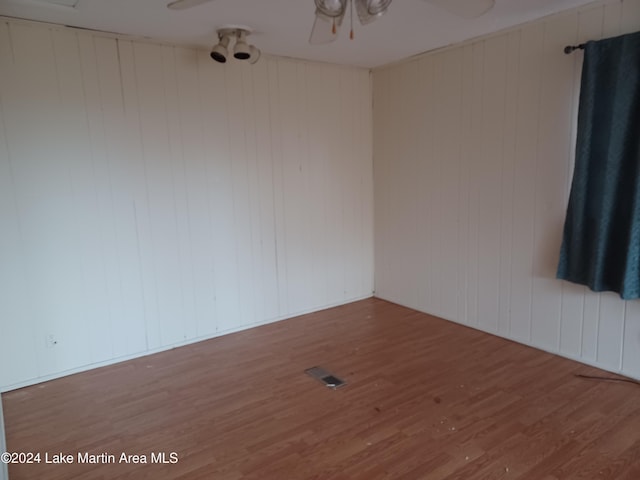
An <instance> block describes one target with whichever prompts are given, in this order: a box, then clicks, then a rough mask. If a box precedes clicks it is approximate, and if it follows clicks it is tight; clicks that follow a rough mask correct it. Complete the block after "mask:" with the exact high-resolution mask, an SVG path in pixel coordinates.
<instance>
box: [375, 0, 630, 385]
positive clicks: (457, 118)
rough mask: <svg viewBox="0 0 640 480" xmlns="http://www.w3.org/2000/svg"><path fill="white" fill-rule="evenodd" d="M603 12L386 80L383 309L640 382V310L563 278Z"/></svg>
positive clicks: (613, 6)
mask: <svg viewBox="0 0 640 480" xmlns="http://www.w3.org/2000/svg"><path fill="white" fill-rule="evenodd" d="M636 30H640V0H624V1H607V2H602V3H599V4H596V5H592V6H590V7H587V8H585V9H582V10H574V11H572V12H568V13H563V14H559V15H555V16H551V17H547V18H545V19H543V20H541V21H537V22H534V23H530V24H527V25H525V26H522V27H520V28H517V29H513V30H510V31H508V32H505V33H501V34H497V35H494V36H490V37H487V38H484V39H480V40H478V41H474V42H470V43H467V44H463V45H461V46H459V47H454V48H450V49H446V50H443V51H440V52H435V53H432V54H427V55H424V56H422V57H418V58H415V59H412V60H410V61H406V62H404V63H401V64H398V65H394V66H391V67H387V68H381V69H378V70H375V71H374V87H373V90H374V171H375V175H374V176H375V239H376V254H375V269H376V295H377V296H379V297H381V298H385V299H389V300H392V301H394V302H397V303H400V304H403V305H407V306H410V307H413V308H416V309H418V310H422V311H425V312H428V313H431V314H434V315H438V316H441V317H444V318H446V319H450V320H453V321H456V322H460V323H464V324H466V325H469V326H472V327H475V328H479V329H481V330H485V331H487V332H491V333H495V334H498V335H501V336H504V337H507V338H511V339H514V340H517V341H520V342H523V343H526V344H530V345H533V346H536V347H539V348H541V349H544V350H548V351H552V352H557V353H559V354H561V355H565V356H567V357H571V358H575V359H579V360H582V361H584V362H586V363H591V364H596V365H599V366H602V367H604V368H606V369H609V370H613V371H622V372H625V373H626V374H628V375H631V376H634V377H636V378H640V302H638V301H628V302H624V301H622V300H620V298H619V297H618V296H617V295H615V294H613V293H602V294H597V293H593V292H591V291H589V290H588V289H586V288H583V287H581V286H578V285H574V284H570V283H567V282H561V281H559V280H556V279H555V269H556V265H557V260H558V254H559V250H560V241H561V237H562V227H563V222H564V215H565V209H566V204H567V201H568V193H569V187H570V182H571V175H572V165H573V153H574V152H573V148H574V147H573V146H574V141H575V134H576V132H575V131H576V111H577V101H578V94H579V77H580V72H581V64H582V53H581V52H575V53H574V54H572V55H571V56H567V55H565V54H564V53H563V51H562V49H563V47H564V46H565V45H570V44H576V43H580V42H583V41H586V40H589V39H599V38H602V37H610V36H615V35H618V34H621V33H627V32H631V31H636Z"/></svg>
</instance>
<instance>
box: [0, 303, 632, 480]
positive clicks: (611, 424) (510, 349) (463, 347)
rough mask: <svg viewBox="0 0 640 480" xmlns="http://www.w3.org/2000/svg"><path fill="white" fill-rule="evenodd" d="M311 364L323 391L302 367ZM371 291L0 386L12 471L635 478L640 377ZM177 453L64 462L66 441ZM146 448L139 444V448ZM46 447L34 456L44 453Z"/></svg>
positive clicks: (15, 476) (264, 478)
mask: <svg viewBox="0 0 640 480" xmlns="http://www.w3.org/2000/svg"><path fill="white" fill-rule="evenodd" d="M315 365H322V366H324V367H326V368H328V369H329V370H331V371H332V372H334V373H335V374H337V375H338V376H341V377H342V378H344V379H346V380H347V382H348V385H347V386H346V387H343V388H341V389H338V390H331V389H329V388H326V387H324V386H323V385H322V384H320V383H319V382H317V381H315V380H313V379H311V378H310V377H308V376H306V375H305V374H304V373H303V371H304V369H306V368H308V367H312V366H315ZM575 373H586V374H596V375H597V374H600V375H607V376H612V375H611V374H608V373H605V372H601V371H598V370H597V369H594V368H590V367H586V366H584V365H581V364H578V363H576V362H573V361H570V360H566V359H563V358H559V357H556V356H554V355H551V354H547V353H544V352H540V351H538V350H534V349H532V348H528V347H525V346H522V345H519V344H516V343H513V342H510V341H507V340H504V339H501V338H497V337H494V336H491V335H488V334H485V333H482V332H479V331H475V330H472V329H469V328H465V327H462V326H459V325H455V324H453V323H450V322H446V321H444V320H439V319H437V318H434V317H431V316H429V315H424V314H422V313H418V312H415V311H413V310H410V309H407V308H403V307H400V306H397V305H394V304H391V303H388V302H385V301H382V300H377V299H369V300H364V301H360V302H356V303H352V304H349V305H345V306H342V307H338V308H333V309H330V310H325V311H322V312H318V313H314V314H310V315H304V316H301V317H297V318H293V319H290V320H286V321H282V322H278V323H275V324H271V325H267V326H263V327H258V328H255V329H252V330H247V331H243V332H239V333H235V334H232V335H227V336H224V337H219V338H216V339H213V340H209V341H205V342H201V343H198V344H194V345H190V346H187V347H182V348H178V349H174V350H171V351H167V352H163V353H159V354H156V355H152V356H148V357H144V358H140V359H136V360H132V361H128V362H124V363H121V364H118V365H114V366H109V367H105V368H100V369H96V370H92V371H89V372H85V373H81V374H77V375H73V376H69V377H65V378H61V379H58V380H54V381H51V382H48V383H44V384H40V385H36V386H32V387H29V388H24V389H21V390H16V391H13V392H9V393H6V394H5V395H3V399H4V412H5V417H6V418H5V421H6V430H7V432H6V433H7V444H8V449H9V451H18V452H40V453H41V454H42V455H44V453H45V452H47V453H48V454H49V457H50V458H51V457H52V455H54V454H56V453H64V454H71V455H72V456H73V458H74V461H75V463H74V464H71V465H55V464H44V463H40V464H32V465H16V464H12V465H10V467H9V473H10V478H11V480H20V479H45V480H58V479H64V480H71V479H83V480H98V479H121V478H122V479H180V480H187V479H188V480H204V479H207V480H239V479H242V480H245V479H256V480H258V479H260V480H268V479H278V480H297V479H316V480H323V479H336V480H338V479H341V480H342V479H345V480H346V479H362V480H372V479H394V480H396V479H410V480H416V479H434V480H442V479H447V480H453V479H460V480H462V479H464V480H468V479H483V480H484V479H486V480H489V479H532V480H569V479H615V480H637V479H639V478H640V387H639V386H637V385H633V384H626V383H614V382H603V381H594V380H586V379H582V378H577V377H575V376H574V374H575ZM122 452H124V453H125V454H141V455H142V454H145V455H150V453H151V452H166V453H167V460H169V458H170V457H169V456H168V455H169V453H170V452H176V453H177V454H178V462H177V463H175V464H171V463H167V464H133V463H106V464H99V465H94V464H78V463H77V456H78V453H81V454H84V453H89V454H96V455H97V454H101V453H109V454H113V455H114V456H115V461H116V462H117V461H118V460H119V459H120V454H121V453H122ZM147 459H148V460H150V458H147ZM43 460H44V457H43Z"/></svg>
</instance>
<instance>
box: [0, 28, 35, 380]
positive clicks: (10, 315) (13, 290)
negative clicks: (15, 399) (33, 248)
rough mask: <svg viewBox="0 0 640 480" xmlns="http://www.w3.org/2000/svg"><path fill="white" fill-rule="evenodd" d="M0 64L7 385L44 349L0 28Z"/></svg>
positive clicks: (7, 44)
mask: <svg viewBox="0 0 640 480" xmlns="http://www.w3.org/2000/svg"><path fill="white" fill-rule="evenodd" d="M0 62H2V64H3V65H9V66H11V67H12V68H10V69H7V70H5V72H4V73H3V74H2V75H0V231H2V235H0V264H2V265H3V268H0V318H3V319H6V325H3V330H2V335H0V362H1V364H2V365H13V368H11V369H4V371H5V372H6V375H7V381H8V382H17V381H19V380H20V379H21V378H29V377H34V376H36V375H37V372H38V362H37V358H38V357H37V350H38V348H40V347H42V346H43V345H44V337H43V336H40V337H39V339H37V338H36V335H35V325H34V322H33V319H34V315H33V307H32V306H31V304H30V302H29V293H28V290H27V285H28V277H27V273H26V270H27V263H26V258H25V243H24V240H23V239H24V234H23V226H22V225H21V222H20V214H19V213H20V210H19V207H18V205H19V200H20V199H19V197H18V192H17V191H16V180H15V174H14V171H13V170H14V169H13V168H12V163H13V159H14V157H15V155H16V154H18V152H19V150H16V149H17V146H14V148H13V149H11V148H10V146H9V144H8V142H7V137H8V134H9V133H10V130H9V128H8V127H9V125H7V122H6V121H5V117H6V116H7V115H10V114H11V112H16V111H17V108H18V107H19V103H18V102H16V98H15V97H12V96H8V95H7V92H8V91H9V90H10V89H11V88H15V83H16V82H17V81H18V79H17V76H16V73H17V65H16V62H15V57H14V53H13V44H12V41H11V35H10V31H9V26H8V25H7V24H6V23H2V24H0Z"/></svg>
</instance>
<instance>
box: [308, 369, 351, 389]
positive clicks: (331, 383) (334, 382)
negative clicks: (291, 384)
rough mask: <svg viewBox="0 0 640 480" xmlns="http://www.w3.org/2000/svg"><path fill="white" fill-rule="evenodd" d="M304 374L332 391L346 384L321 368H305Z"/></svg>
mask: <svg viewBox="0 0 640 480" xmlns="http://www.w3.org/2000/svg"><path fill="white" fill-rule="evenodd" d="M304 373H306V374H307V375H309V376H311V377H313V378H315V379H316V380H318V381H319V382H322V383H324V384H325V385H326V386H327V387H331V388H333V389H336V388H340V387H342V386H344V385H346V384H347V382H345V381H344V380H342V379H340V378H338V377H336V376H335V375H333V374H332V373H331V372H328V371H326V370H325V369H324V368H322V367H311V368H307V369H306V370H305V371H304Z"/></svg>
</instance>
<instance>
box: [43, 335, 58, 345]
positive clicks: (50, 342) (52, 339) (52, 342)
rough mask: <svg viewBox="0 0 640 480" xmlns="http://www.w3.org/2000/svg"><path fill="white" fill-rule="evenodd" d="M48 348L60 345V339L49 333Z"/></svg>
mask: <svg viewBox="0 0 640 480" xmlns="http://www.w3.org/2000/svg"><path fill="white" fill-rule="evenodd" d="M46 343H47V348H53V347H55V346H56V345H57V344H58V339H57V338H56V336H55V335H54V334H53V333H49V334H48V335H47V338H46Z"/></svg>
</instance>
